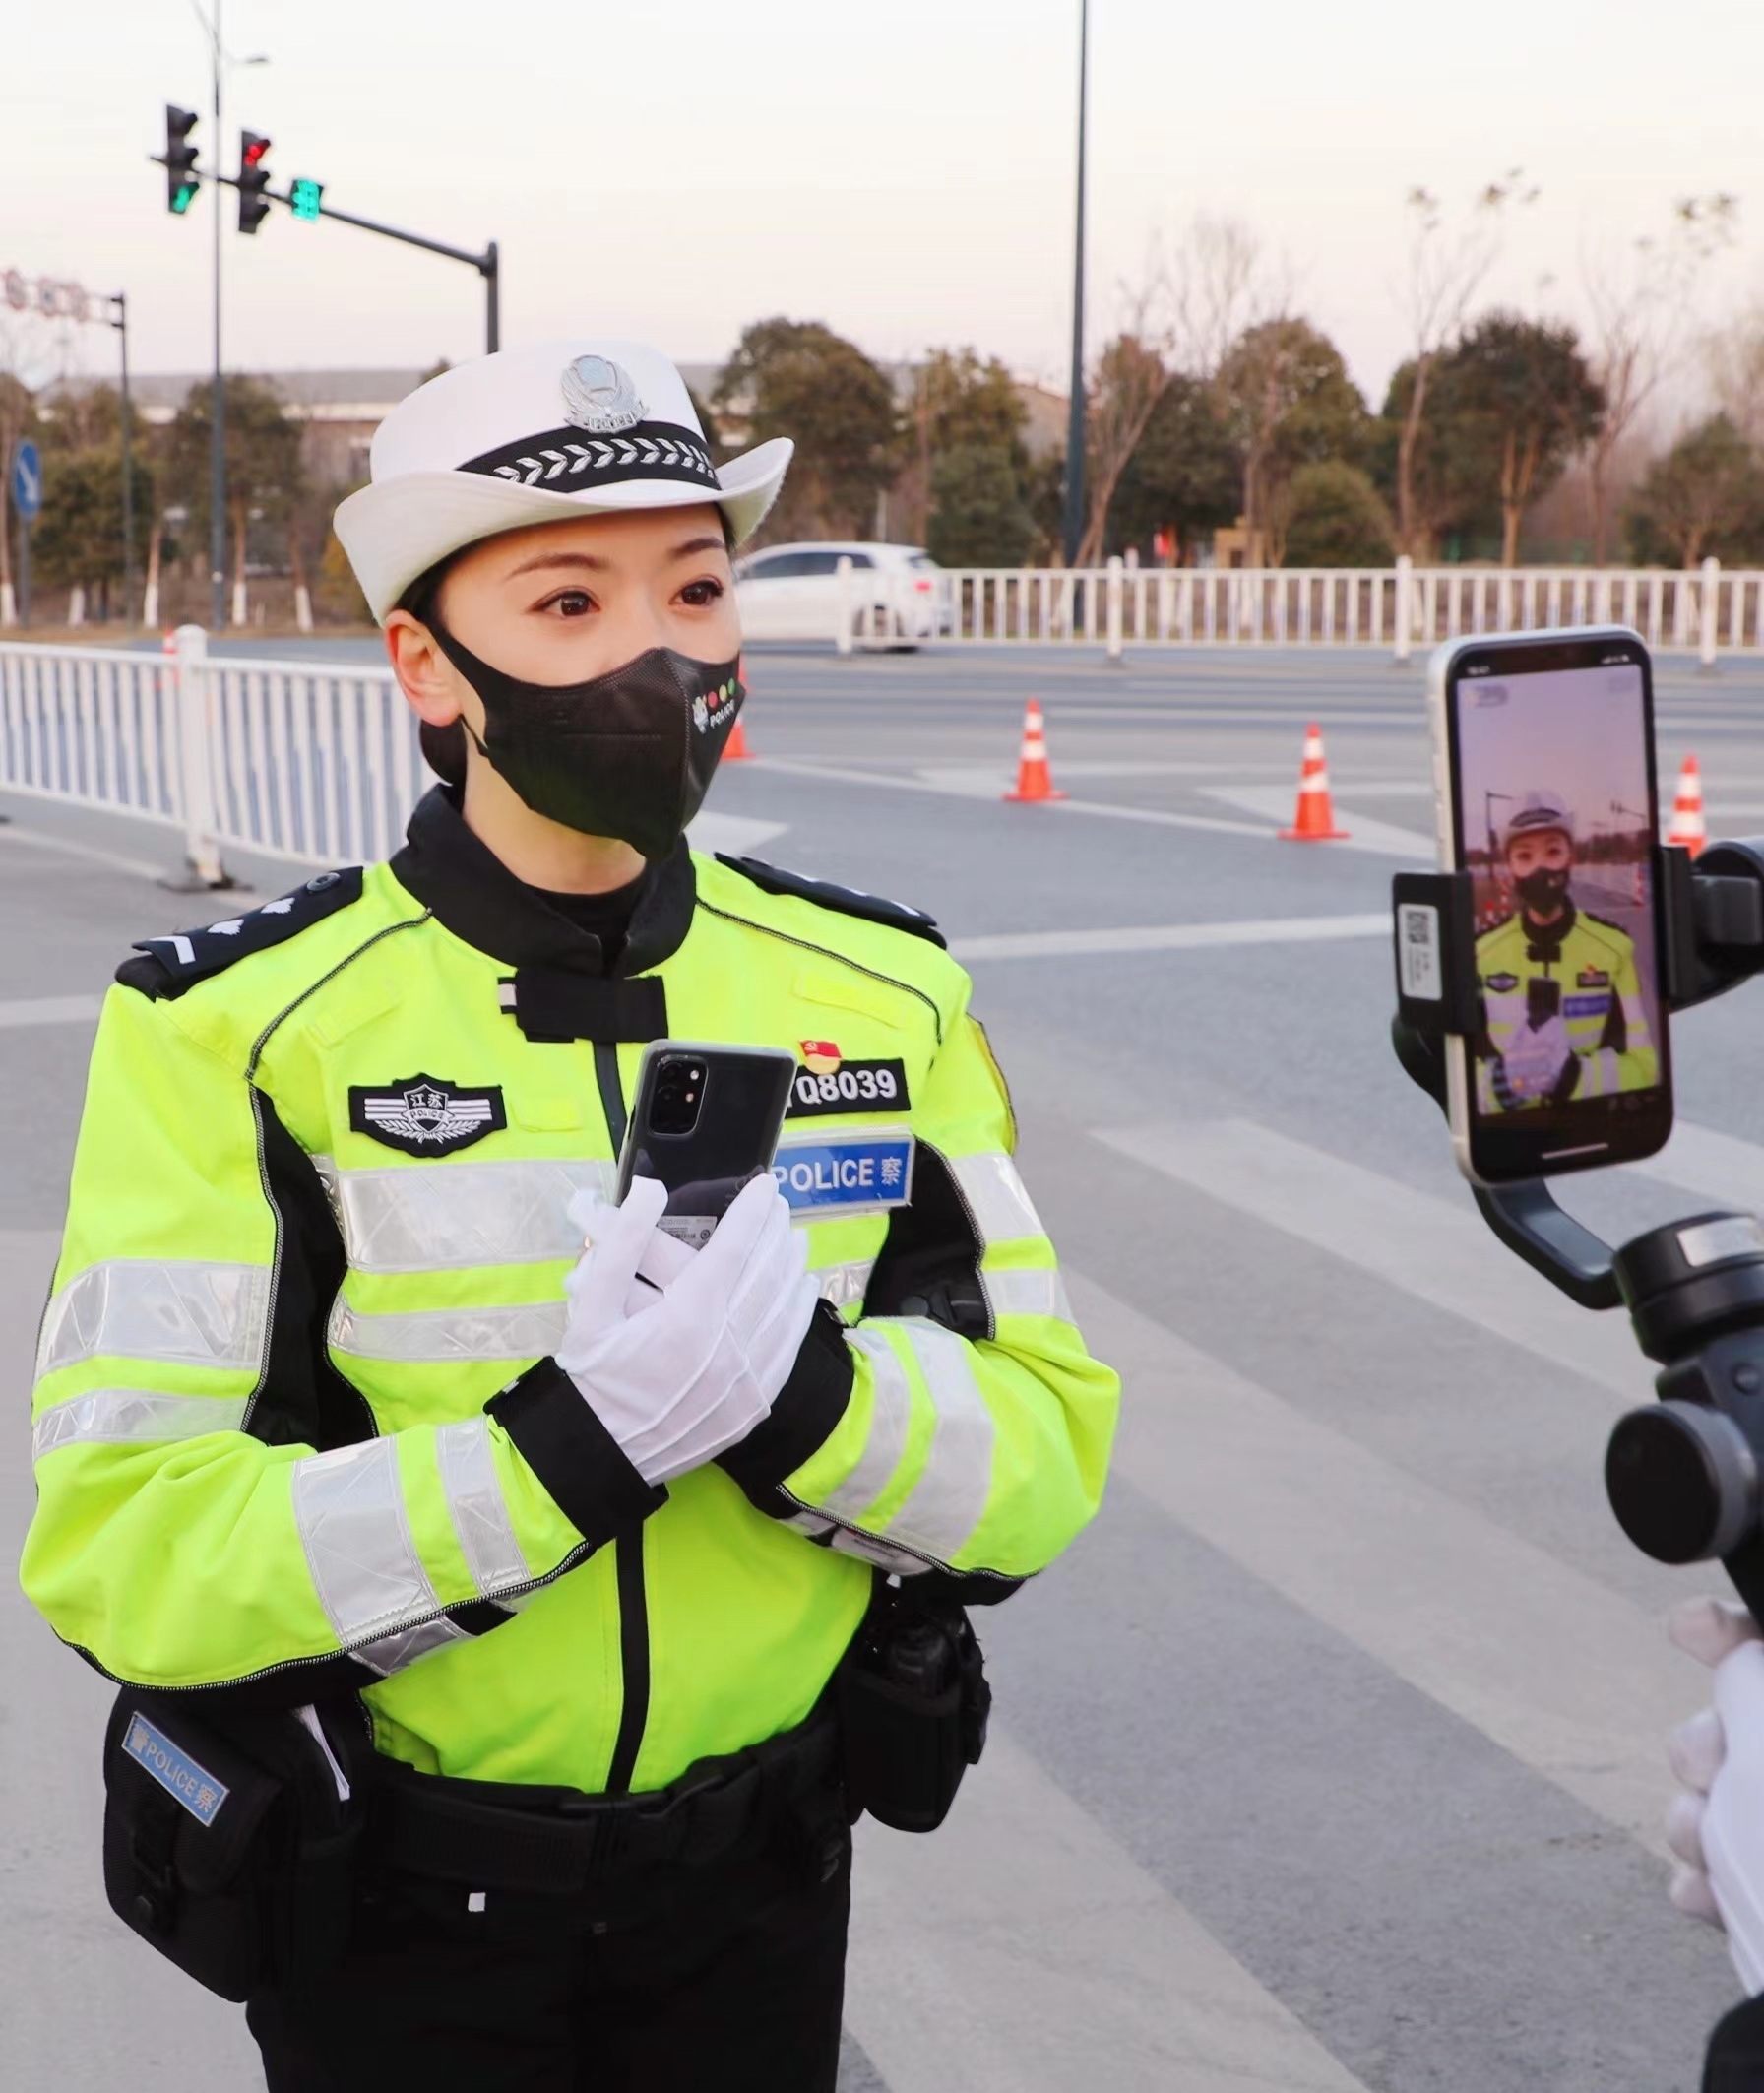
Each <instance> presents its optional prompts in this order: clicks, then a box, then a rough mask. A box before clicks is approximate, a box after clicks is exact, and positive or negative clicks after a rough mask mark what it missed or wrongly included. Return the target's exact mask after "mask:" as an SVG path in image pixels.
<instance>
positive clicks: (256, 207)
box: [239, 131, 270, 232]
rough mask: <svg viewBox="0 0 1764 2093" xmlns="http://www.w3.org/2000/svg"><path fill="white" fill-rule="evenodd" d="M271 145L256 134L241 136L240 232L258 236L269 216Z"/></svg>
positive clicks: (243, 132)
mask: <svg viewBox="0 0 1764 2093" xmlns="http://www.w3.org/2000/svg"><path fill="white" fill-rule="evenodd" d="M269 151H270V141H269V140H268V139H267V138H263V137H260V136H259V134H258V133H257V132H256V131H241V132H240V133H239V230H240V231H241V232H255V231H256V230H257V228H258V226H259V225H261V224H262V223H263V222H264V220H265V219H267V218H268V217H269V215H270V206H269V203H268V201H267V199H266V198H265V196H264V191H265V190H266V189H267V188H268V187H269V186H270V170H269V168H268V167H266V166H265V165H264V161H265V159H267V158H268V156H269Z"/></svg>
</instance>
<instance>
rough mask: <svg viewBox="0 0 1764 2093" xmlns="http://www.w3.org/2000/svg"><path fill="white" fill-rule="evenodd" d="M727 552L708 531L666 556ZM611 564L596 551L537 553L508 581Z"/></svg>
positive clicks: (590, 570) (511, 571) (600, 569)
mask: <svg viewBox="0 0 1764 2093" xmlns="http://www.w3.org/2000/svg"><path fill="white" fill-rule="evenodd" d="M726 550H727V546H726V545H725V543H724V540H723V537H722V534H721V533H719V532H715V531H707V532H703V533H701V534H700V535H699V536H698V537H697V538H688V539H684V540H683V541H682V542H681V543H679V544H677V545H675V546H674V547H673V549H672V550H671V551H670V552H669V553H668V555H667V556H668V558H669V559H691V558H693V557H694V556H695V555H696V554H698V553H700V552H724V551H726ZM608 564H609V562H607V561H606V560H603V559H600V558H599V557H598V556H597V555H596V554H595V553H593V552H565V551H563V550H561V549H559V550H557V551H551V552H536V553H534V555H533V556H532V558H531V559H524V560H522V561H521V563H520V565H519V566H515V567H511V568H510V569H509V570H508V575H507V579H508V580H509V581H513V580H514V579H515V578H516V576H517V575H522V574H537V573H540V572H541V571H543V570H544V569H546V568H576V567H579V568H581V569H582V570H583V571H584V572H586V573H590V574H604V573H605V571H606V569H607V566H608Z"/></svg>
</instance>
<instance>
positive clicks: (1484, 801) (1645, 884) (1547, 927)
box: [1427, 627, 1672, 1185]
mask: <svg viewBox="0 0 1764 2093" xmlns="http://www.w3.org/2000/svg"><path fill="white" fill-rule="evenodd" d="M1427 700H1428V711H1429V716H1430V720H1431V725H1432V730H1433V764H1434V770H1433V779H1434V801H1435V810H1436V817H1437V826H1438V838H1439V862H1440V866H1441V868H1442V869H1443V870H1446V871H1451V872H1458V873H1467V874H1468V875H1469V876H1470V880H1471V884H1472V897H1473V898H1472V907H1473V912H1474V918H1475V936H1476V972H1477V984H1478V990H1479V1012H1480V1022H1479V1025H1478V1028H1477V1030H1476V1032H1475V1033H1474V1034H1472V1035H1458V1034H1453V1035H1450V1036H1448V1037H1447V1039H1446V1041H1445V1054H1446V1089H1447V1105H1448V1114H1449V1117H1450V1121H1451V1129H1452V1148H1453V1153H1454V1154H1455V1155H1456V1157H1457V1160H1458V1167H1459V1169H1460V1170H1462V1171H1463V1173H1464V1174H1465V1175H1466V1176H1467V1177H1469V1178H1470V1179H1471V1180H1472V1182H1473V1183H1479V1184H1485V1185H1499V1184H1511V1183H1516V1182H1519V1181H1522V1180H1524V1179H1526V1178H1532V1177H1543V1176H1554V1175H1556V1174H1558V1173H1562V1172H1566V1171H1578V1170H1596V1169H1599V1168H1601V1167H1603V1166H1605V1165H1607V1164H1612V1163H1629V1162H1635V1161H1637V1160H1639V1159H1640V1158H1642V1157H1644V1156H1651V1155H1653V1154H1654V1153H1655V1152H1656V1151H1657V1150H1658V1149H1660V1148H1662V1147H1663V1146H1664V1145H1665V1143H1666V1140H1667V1137H1668V1135H1669V1134H1670V1132H1671V1126H1672V1088H1671V1057H1670V1043H1669V1039H1668V1030H1667V1006H1666V998H1665V996H1664V994H1663V993H1662V958H1661V955H1662V953H1663V951H1664V949H1665V944H1664V934H1663V923H1662V917H1661V910H1662V897H1661V895H1660V893H1659V891H1658V879H1657V876H1656V875H1657V860H1656V845H1657V843H1658V839H1659V836H1660V798H1659V782H1658V779H1657V777H1656V772H1655V758H1654V687H1653V674H1652V668H1651V665H1650V663H1649V659H1648V650H1647V648H1646V647H1645V646H1644V645H1643V643H1642V641H1641V639H1640V638H1639V637H1638V636H1637V635H1636V634H1635V633H1633V632H1630V631H1628V630H1626V629H1623V628H1620V627H1610V628H1588V629H1579V630H1574V631H1568V632H1555V633H1520V634H1507V635H1500V636H1493V637H1483V638H1476V639H1462V640H1452V641H1448V642H1447V643H1446V644H1445V645H1444V646H1442V647H1440V648H1438V649H1436V650H1435V652H1434V654H1433V657H1432V659H1431V661H1430V663H1429V664H1428V673H1427Z"/></svg>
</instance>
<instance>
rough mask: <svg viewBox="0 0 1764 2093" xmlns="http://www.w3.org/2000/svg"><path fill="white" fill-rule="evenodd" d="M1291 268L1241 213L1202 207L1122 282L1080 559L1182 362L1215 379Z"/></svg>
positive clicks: (1096, 424)
mask: <svg viewBox="0 0 1764 2093" xmlns="http://www.w3.org/2000/svg"><path fill="white" fill-rule="evenodd" d="M1285 284H1286V272H1285V271H1284V269H1283V270H1280V271H1273V270H1270V269H1269V268H1267V267H1266V266H1265V265H1264V263H1263V260H1262V250H1261V243H1260V241H1259V240H1258V239H1257V238H1256V236H1255V234H1254V233H1253V232H1252V231H1251V230H1250V229H1249V227H1248V226H1247V225H1245V224H1243V223H1242V222H1240V221H1238V220H1236V219H1224V218H1208V217H1206V216H1204V215H1203V216H1201V217H1197V218H1196V219H1195V220H1194V221H1193V222H1192V223H1191V224H1190V226H1189V228H1188V230H1187V232H1186V233H1185V234H1184V235H1183V237H1182V239H1181V240H1180V241H1179V242H1178V243H1177V244H1176V245H1175V247H1174V248H1173V249H1169V250H1164V249H1154V251H1153V253H1152V255H1151V257H1150V258H1149V260H1148V263H1147V266H1146V272H1145V278H1144V281H1143V282H1142V283H1141V284H1140V285H1138V286H1137V287H1135V288H1132V289H1128V288H1126V287H1125V286H1123V305H1124V313H1123V318H1122V324H1121V327H1120V331H1119V332H1118V334H1117V335H1116V337H1115V339H1114V341H1113V342H1111V343H1110V344H1109V346H1108V348H1107V349H1104V350H1103V355H1102V357H1101V358H1100V359H1099V362H1098V366H1097V371H1096V375H1095V378H1094V379H1093V381H1092V386H1091V401H1090V409H1089V412H1088V415H1087V417H1086V427H1085V451H1086V463H1087V466H1088V468H1089V471H1088V477H1089V481H1090V515H1089V518H1088V519H1087V522H1086V525H1085V533H1084V538H1083V539H1082V541H1081V542H1080V544H1079V547H1078V559H1077V564H1078V565H1079V566H1081V567H1086V566H1092V565H1094V564H1095V563H1096V561H1097V560H1098V559H1099V558H1100V557H1101V555H1102V550H1103V538H1104V535H1105V533H1106V531H1107V528H1108V510H1109V505H1110V504H1111V503H1112V501H1113V500H1114V496H1115V489H1116V488H1117V487H1118V486H1119V485H1120V480H1121V475H1122V474H1123V473H1124V472H1125V471H1126V469H1127V466H1128V463H1129V461H1130V460H1131V459H1132V456H1133V453H1134V452H1135V450H1137V449H1138V447H1139V440H1140V438H1141V437H1142V436H1143V435H1144V434H1145V432H1146V425H1147V423H1148V422H1149V421H1150V420H1151V418H1152V416H1153V414H1154V413H1155V412H1157V408H1158V403H1159V402H1160V401H1161V400H1162V399H1163V398H1164V396H1165V393H1166V391H1167V390H1168V387H1169V384H1170V381H1171V380H1172V379H1173V378H1174V377H1175V376H1176V375H1177V373H1178V372H1180V373H1181V374H1183V375H1184V376H1187V377H1190V378H1198V379H1200V380H1201V381H1202V382H1203V383H1205V384H1208V385H1211V384H1212V382H1213V381H1214V379H1215V378H1216V377H1217V376H1218V373H1219V367H1220V365H1221V363H1223V362H1224V360H1225V356H1226V351H1227V350H1228V349H1229V348H1230V346H1231V344H1232V342H1234V341H1235V340H1236V338H1237V336H1238V335H1239V334H1240V333H1241V332H1242V330H1243V329H1244V327H1245V326H1247V325H1250V324H1252V323H1253V322H1254V321H1255V320H1257V319H1261V318H1266V317H1269V316H1271V315H1272V314H1273V313H1274V312H1275V311H1277V310H1280V309H1282V308H1283V307H1284V301H1285V295H1286V288H1285Z"/></svg>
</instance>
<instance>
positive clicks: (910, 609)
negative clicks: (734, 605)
mask: <svg viewBox="0 0 1764 2093" xmlns="http://www.w3.org/2000/svg"><path fill="white" fill-rule="evenodd" d="M842 559H849V560H850V561H851V574H850V576H849V577H848V578H847V580H846V581H845V583H844V584H843V590H844V603H845V614H846V615H847V616H849V617H850V618H851V637H852V640H853V641H854V642H855V644H856V645H857V646H859V647H900V648H912V647H915V646H917V644H918V643H919V641H920V640H933V639H935V638H936V637H937V635H938V633H939V632H947V631H948V630H949V605H948V603H947V602H946V601H945V598H946V594H947V592H946V590H945V588H944V586H943V583H942V580H941V576H942V572H943V570H942V568H940V567H939V566H938V564H937V562H936V561H935V560H934V559H933V558H932V557H931V555H930V554H929V553H928V552H925V551H923V550H922V549H921V548H920V547H919V546H917V545H877V544H864V543H861V542H860V541H858V540H856V539H853V540H852V541H851V543H850V544H832V543H823V544H813V545H768V546H767V547H766V549H765V550H764V551H763V552H755V553H753V554H752V555H750V557H748V558H746V559H744V560H742V561H741V562H740V563H739V564H738V565H737V566H736V568H735V595H736V598H737V600H738V601H739V603H740V605H741V632H742V636H743V638H745V639H750V640H833V641H837V639H838V637H839V625H840V617H841V596H842V583H841V581H840V574H839V563H840V561H841V560H842Z"/></svg>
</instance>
